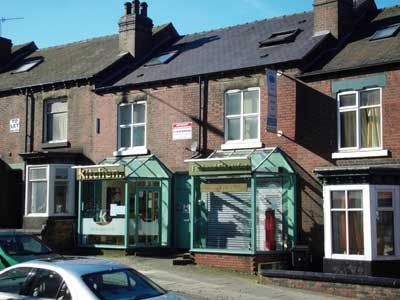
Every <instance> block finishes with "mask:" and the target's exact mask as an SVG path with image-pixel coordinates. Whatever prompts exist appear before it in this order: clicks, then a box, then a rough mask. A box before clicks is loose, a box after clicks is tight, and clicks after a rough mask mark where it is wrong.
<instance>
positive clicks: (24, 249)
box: [0, 235, 52, 256]
mask: <svg viewBox="0 0 400 300" xmlns="http://www.w3.org/2000/svg"><path fill="white" fill-rule="evenodd" d="M0 246H1V248H2V249H3V251H4V252H5V253H6V254H8V255H12V256H24V255H44V254H50V253H52V250H51V249H50V248H49V247H47V246H46V245H45V244H43V243H42V242H41V241H40V240H39V239H37V238H35V237H33V236H31V235H9V236H0Z"/></svg>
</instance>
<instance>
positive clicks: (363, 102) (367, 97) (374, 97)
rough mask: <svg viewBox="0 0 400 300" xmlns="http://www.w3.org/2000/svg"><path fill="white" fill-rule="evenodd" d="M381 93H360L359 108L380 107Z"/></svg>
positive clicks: (377, 91) (376, 91) (378, 91)
mask: <svg viewBox="0 0 400 300" xmlns="http://www.w3.org/2000/svg"><path fill="white" fill-rule="evenodd" d="M380 103H381V92H380V90H372V91H363V92H360V106H367V105H380Z"/></svg>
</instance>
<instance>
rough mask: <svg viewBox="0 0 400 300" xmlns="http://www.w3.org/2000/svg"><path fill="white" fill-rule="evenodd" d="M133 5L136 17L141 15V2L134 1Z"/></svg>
mask: <svg viewBox="0 0 400 300" xmlns="http://www.w3.org/2000/svg"><path fill="white" fill-rule="evenodd" d="M132 4H133V12H134V14H135V15H138V14H139V7H140V1H139V0H134V1H132Z"/></svg>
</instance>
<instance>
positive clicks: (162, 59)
mask: <svg viewBox="0 0 400 300" xmlns="http://www.w3.org/2000/svg"><path fill="white" fill-rule="evenodd" d="M177 54H178V50H174V51H169V52H165V53H162V54H160V55H159V56H157V57H154V58H152V59H150V60H149V61H148V62H147V63H145V64H144V66H145V67H150V66H156V65H162V64H166V63H168V62H169V61H170V60H171V59H173V58H174V57H175V56H176V55H177Z"/></svg>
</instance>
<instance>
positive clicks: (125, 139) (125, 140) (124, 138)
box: [120, 127, 131, 148]
mask: <svg viewBox="0 0 400 300" xmlns="http://www.w3.org/2000/svg"><path fill="white" fill-rule="evenodd" d="M120 132H121V136H120V138H121V143H120V147H121V148H129V147H130V146H131V127H128V128H121V131H120Z"/></svg>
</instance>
